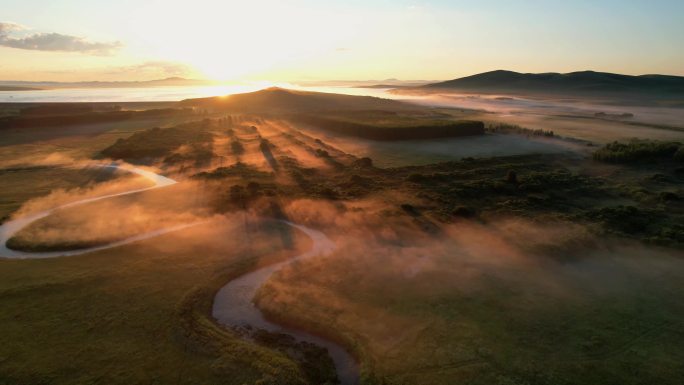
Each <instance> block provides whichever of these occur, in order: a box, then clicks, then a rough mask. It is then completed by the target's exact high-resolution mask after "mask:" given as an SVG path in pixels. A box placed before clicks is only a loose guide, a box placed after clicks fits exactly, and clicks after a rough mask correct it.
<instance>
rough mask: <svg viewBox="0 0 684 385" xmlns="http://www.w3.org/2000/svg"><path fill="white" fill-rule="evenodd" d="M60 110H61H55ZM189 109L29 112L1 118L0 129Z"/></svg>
mask: <svg viewBox="0 0 684 385" xmlns="http://www.w3.org/2000/svg"><path fill="white" fill-rule="evenodd" d="M55 109H56V110H59V108H55ZM192 111H193V110H192V109H188V108H161V109H152V110H144V111H100V112H83V111H78V112H76V111H74V112H75V113H74V114H67V115H64V114H63V113H60V114H57V113H55V114H46V111H29V112H28V113H23V112H22V113H21V115H19V116H7V117H2V118H0V129H4V128H32V127H62V126H72V125H79V124H97V123H109V122H119V121H124V120H131V119H146V118H158V117H164V116H175V115H184V114H188V113H192Z"/></svg>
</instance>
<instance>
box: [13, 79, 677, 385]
mask: <svg viewBox="0 0 684 385" xmlns="http://www.w3.org/2000/svg"><path fill="white" fill-rule="evenodd" d="M286 94H287V93H286ZM264 95H265V96H264ZM274 95H275V96H274ZM295 95H296V99H295V101H296V103H294V104H288V103H289V102H287V101H288V99H284V100H285V101H283V99H282V93H281V92H280V91H277V90H275V91H270V93H266V94H258V95H257V97H259V98H262V97H264V98H265V99H266V100H267V103H266V104H267V105H268V103H275V102H276V101H277V103H279V105H281V106H282V105H296V106H302V105H305V103H304V102H303V101H302V100H303V99H301V97H309V96H310V95H309V94H306V93H303V94H295ZM251 97H255V96H254V95H252V96H250V98H251ZM274 97H277V98H276V99H272V98H274ZM287 97H290V96H287ZM246 100H248V101H249V100H251V99H246ZM274 100H275V101H274ZM315 100H316V103H322V104H325V106H326V107H327V108H329V106H330V105H331V104H330V103H333V102H331V100H332V101H334V103H341V102H340V100H343V101H346V100H347V99H346V98H339V97H337V96H335V97H332V99H331V98H330V97H327V96H315ZM238 101H240V100H238ZM286 102H287V103H286ZM193 103H201V105H203V106H205V107H206V110H200V109H197V110H191V109H189V108H188V105H189V104H190V105H192V104H193ZM240 103H242V102H241V101H240ZM245 103H246V102H245ZM345 103H346V102H345ZM369 103H377V104H379V105H381V106H385V107H386V105H385V103H387V105H388V106H391V108H389V107H387V108H389V111H385V112H381V111H382V110H380V111H374V112H372V113H371V112H369V110H368V109H367V106H368V104H369ZM352 104H353V103H352ZM333 105H334V104H333ZM179 106H182V110H181V111H182V113H179V114H171V115H172V116H164V117H162V118H159V117H157V118H154V119H150V118H149V117H148V116H144V114H143V115H138V118H132V119H129V120H126V121H125V122H119V123H107V124H91V123H83V124H78V125H73V126H68V127H60V128H59V129H57V128H55V127H31V128H17V127H15V128H6V129H3V134H4V135H3V136H2V138H1V139H0V165H1V166H2V168H0V181H2V184H3V187H4V186H10V187H9V188H6V189H3V190H2V191H0V203H1V204H2V206H1V207H2V210H3V212H2V213H3V215H4V218H5V219H4V220H8V219H10V218H13V217H18V216H21V215H24V214H26V213H28V212H32V211H35V210H39V209H43V208H47V207H54V206H56V205H59V204H62V203H65V202H70V201H74V200H78V199H83V198H85V197H93V196H98V195H102V194H106V193H111V192H116V191H127V190H131V189H135V188H141V187H146V186H149V185H150V184H149V183H150V182H149V181H145V180H144V179H141V178H139V177H134V176H131V174H129V173H125V172H123V171H119V172H113V173H112V172H104V171H103V170H102V169H100V168H94V167H91V166H89V165H91V164H92V163H93V162H95V163H103V162H104V163H108V162H119V163H120V164H122V165H135V166H138V167H149V169H150V170H154V171H155V172H157V173H159V174H163V175H165V176H168V177H171V178H173V179H174V180H176V181H178V183H177V184H174V185H170V186H166V187H162V188H157V189H154V190H148V191H144V192H139V193H136V194H130V195H125V196H119V197H114V198H110V199H106V200H102V201H96V202H91V203H87V204H83V205H80V206H76V207H71V208H67V209H63V210H59V211H57V212H55V213H54V214H53V215H50V216H48V217H45V218H42V219H40V220H38V221H36V222H33V223H32V224H31V225H29V226H28V227H26V228H24V229H22V230H21V231H20V232H19V233H17V234H16V236H15V237H14V238H12V239H11V240H10V243H9V246H10V247H12V248H15V249H22V250H34V251H36V250H72V249H78V248H82V247H86V246H92V245H106V244H108V243H111V242H115V241H117V240H121V239H125V238H127V237H130V236H133V235H135V234H140V233H146V232H149V231H155V230H158V229H162V228H165V227H168V226H174V225H177V224H185V223H188V224H193V225H192V226H191V227H189V228H185V229H183V230H179V231H176V232H173V233H169V234H164V235H161V236H159V237H155V238H150V239H145V240H141V241H138V242H134V243H131V244H127V245H124V246H119V247H114V248H110V249H106V250H100V251H96V252H92V253H88V254H83V255H76V256H71V257H63V258H52V259H35V260H12V259H0V328H2V330H3V331H5V332H4V333H3V337H4V339H3V344H1V345H0V383H7V384H25V383H45V384H74V383H79V384H90V383H107V384H130V383H187V384H197V383H203V384H204V383H206V384H213V383H216V384H218V383H229V384H322V383H336V382H337V381H336V375H335V367H334V366H333V363H332V362H331V359H330V357H329V355H328V354H327V353H326V352H325V350H323V349H321V348H319V347H317V346H315V345H311V344H306V343H301V342H298V341H296V340H294V339H292V338H290V337H288V336H287V335H284V334H279V333H268V332H264V331H259V330H254V329H253V328H251V327H250V326H249V325H232V326H231V325H228V326H226V325H221V324H219V323H218V322H217V320H216V319H214V318H213V317H212V306H213V303H214V299H215V295H216V293H217V292H218V291H219V289H221V288H222V287H223V286H224V285H226V284H227V283H228V282H229V281H231V280H233V279H235V278H237V277H240V276H242V275H244V274H245V273H248V272H251V271H256V270H258V269H259V268H260V267H263V266H267V265H272V264H274V263H277V262H281V261H285V260H288V258H291V257H293V256H295V255H299V254H302V253H304V252H305V251H307V250H309V248H311V247H312V241H311V239H309V238H308V237H307V236H305V235H304V234H303V233H301V232H299V231H296V230H293V229H292V228H291V227H289V226H288V225H286V224H285V223H284V222H283V220H285V221H290V222H293V223H297V224H301V225H304V226H308V227H310V228H312V229H316V230H318V231H321V232H323V233H324V234H326V235H327V236H328V237H329V238H330V239H331V240H332V241H333V242H334V243H335V246H336V249H335V251H334V252H333V253H331V254H329V255H320V256H315V257H313V258H309V259H305V260H301V261H297V262H295V263H293V264H290V265H287V266H285V267H283V268H282V269H281V270H279V271H278V272H276V273H275V274H274V275H273V276H272V277H271V278H270V280H269V281H267V283H266V284H265V285H264V286H263V287H261V289H260V290H259V291H258V294H257V297H256V298H255V300H256V304H257V306H258V307H259V309H261V311H262V312H263V313H264V315H265V316H266V317H267V318H268V319H269V320H272V321H274V322H277V323H278V324H282V325H287V326H289V327H294V328H297V329H298V330H303V331H307V332H310V333H313V334H315V335H318V336H322V337H325V338H326V339H327V340H330V341H334V342H335V343H336V344H338V345H340V346H342V347H344V348H345V349H346V350H347V351H349V353H351V354H352V355H353V356H354V357H356V359H357V360H358V363H359V365H360V368H361V372H360V382H361V383H363V384H402V385H403V384H451V383H454V382H455V381H458V382H459V383H463V384H473V385H476V384H477V385H479V384H501V385H512V384H520V385H523V384H549V385H557V384H561V385H563V384H578V383H601V384H643V383H659V384H678V383H679V379H680V378H682V376H684V366H683V365H682V358H684V350H683V348H682V347H683V346H684V344H682V343H681V342H682V333H684V325H683V324H682V322H681V319H682V316H684V307H683V306H682V305H681V301H680V297H681V294H682V292H683V290H684V286H682V282H683V281H682V278H684V264H683V262H682V261H684V260H683V259H682V257H683V256H684V255H683V254H682V245H684V238H683V237H682V234H684V228H683V227H682V223H684V222H683V221H684V205H683V202H684V190H683V188H682V186H683V185H684V174H683V173H682V169H683V164H682V162H681V159H680V158H681V157H680V156H679V155H678V154H679V153H680V152H681V151H682V150H681V141H678V140H674V139H673V140H671V141H668V142H664V141H658V140H654V139H658V136H657V135H656V136H655V137H654V138H650V139H648V138H647V139H648V140H645V139H642V140H638V141H625V140H620V138H614V139H612V140H610V141H606V142H605V143H610V144H608V145H604V143H603V142H598V143H591V144H589V143H587V141H586V140H583V139H582V138H574V137H570V138H568V137H567V136H566V134H567V133H566V132H562V131H561V132H562V134H559V133H558V131H557V129H556V127H549V126H544V127H545V130H543V131H539V133H540V134H537V133H536V132H537V131H535V130H537V127H531V128H530V129H528V128H525V127H519V128H515V129H513V128H511V127H514V126H505V127H504V126H492V123H489V121H487V122H485V121H480V124H481V127H482V128H483V130H485V129H486V130H487V132H484V131H483V132H482V133H480V134H478V135H477V136H470V137H460V135H459V134H458V133H455V134H454V137H449V138H443V139H439V140H409V141H406V140H396V139H397V138H394V139H395V140H382V141H379V140H373V139H367V138H362V137H358V136H354V135H356V134H354V135H351V136H350V135H348V134H347V135H343V134H341V133H340V132H339V130H337V129H336V128H335V127H327V126H326V124H325V123H323V122H319V123H317V124H311V123H309V124H301V122H298V121H297V120H296V119H291V116H292V115H291V114H285V113H282V112H280V113H278V114H266V113H260V112H258V111H257V112H255V111H254V109H258V108H259V105H250V108H251V109H252V110H251V111H249V112H245V113H229V112H226V108H227V107H226V105H225V104H224V102H222V101H220V100H219V101H216V100H210V101H200V102H184V103H181V104H179ZM212 106H214V107H212ZM216 106H217V107H216ZM345 106H346V107H348V106H349V105H347V104H345ZM359 106H360V107H359V108H360V109H357V110H353V109H352V110H344V113H343V115H344V116H346V117H347V118H345V119H348V121H350V122H354V123H359V122H361V124H374V125H376V126H378V127H380V126H382V129H383V130H391V129H392V127H394V128H396V127H398V125H403V127H404V128H406V127H414V128H415V127H417V126H416V124H418V126H419V125H420V124H422V123H426V122H430V121H431V120H430V119H435V116H437V115H439V116H442V115H441V114H447V115H449V117H448V118H444V119H446V121H458V120H460V119H462V118H465V119H470V117H472V116H473V115H472V112H471V111H465V112H463V111H457V110H453V109H449V108H446V109H444V108H440V109H437V110H430V114H428V115H422V114H420V115H414V113H413V112H411V113H409V112H407V111H409V110H406V109H404V108H405V106H403V105H402V106H401V110H400V107H399V106H397V105H396V104H394V103H390V102H378V101H375V100H368V99H363V100H361V101H360V102H359ZM202 108H204V107H202ZM230 108H234V107H230ZM262 108H263V107H262ZM298 108H299V107H298ZM354 111H356V114H355V112H354ZM410 111H412V110H410ZM298 113H301V112H298ZM308 113H311V112H308ZM319 113H320V112H316V114H319ZM382 116H386V117H389V118H387V121H380V120H378V119H380V118H381V117H382ZM403 117H406V121H403V120H402V119H403ZM337 118H338V119H339V118H340V117H339V116H338V117H337ZM383 119H385V118H383ZM485 123H488V124H485ZM511 123H515V121H513V122H511ZM496 127H498V128H496ZM550 128H553V134H550V133H547V131H549V129H550ZM643 129H644V130H646V128H643ZM656 130H657V129H656ZM656 132H660V131H656ZM668 132H675V131H668ZM601 135H604V136H605V137H606V138H607V137H609V136H610V134H609V133H605V132H604V133H601ZM585 139H586V138H585ZM615 140H619V142H615V143H614V141H615Z"/></svg>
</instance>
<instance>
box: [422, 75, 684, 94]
mask: <svg viewBox="0 0 684 385" xmlns="http://www.w3.org/2000/svg"><path fill="white" fill-rule="evenodd" d="M413 89H414V90H423V91H427V92H429V91H440V90H459V91H475V92H501V93H526V92H535V93H550V94H558V93H565V94H575V95H580V94H653V95H655V94H664V95H684V77H682V76H669V75H640V76H631V75H620V74H613V73H606V72H594V71H581V72H571V73H566V74H561V73H554V72H551V73H540V74H533V73H519V72H513V71H504V70H498V71H491V72H485V73H481V74H477V75H473V76H467V77H464V78H459V79H454V80H448V81H445V82H439V83H431V84H427V85H424V86H421V87H414V88H413Z"/></svg>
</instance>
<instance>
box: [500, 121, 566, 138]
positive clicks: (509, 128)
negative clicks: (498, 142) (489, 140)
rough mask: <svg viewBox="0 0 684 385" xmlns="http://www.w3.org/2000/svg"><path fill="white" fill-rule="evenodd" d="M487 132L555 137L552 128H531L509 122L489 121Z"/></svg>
mask: <svg viewBox="0 0 684 385" xmlns="http://www.w3.org/2000/svg"><path fill="white" fill-rule="evenodd" d="M486 130H487V132H491V133H498V134H521V135H530V136H545V137H549V138H550V137H553V136H554V133H553V131H551V130H542V129H531V128H527V127H522V126H518V125H517V124H508V123H487V127H486Z"/></svg>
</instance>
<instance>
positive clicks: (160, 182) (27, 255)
mask: <svg viewBox="0 0 684 385" xmlns="http://www.w3.org/2000/svg"><path fill="white" fill-rule="evenodd" d="M94 167H101V168H112V169H117V170H123V171H128V172H130V173H133V174H137V175H140V176H142V177H145V178H147V179H148V180H150V181H152V182H153V183H154V185H152V186H150V187H145V188H139V189H134V190H129V191H125V192H121V193H116V194H108V195H101V196H97V197H94V198H87V199H82V200H80V201H76V202H71V203H67V204H64V205H61V206H57V207H54V208H51V209H48V210H44V211H39V212H36V213H32V214H30V215H27V216H24V217H20V218H17V219H13V220H10V221H7V222H5V223H3V224H2V225H0V258H12V259H39V258H55V257H67V256H72V255H79V254H86V253H91V252H93V251H99V250H106V249H111V248H112V247H118V246H122V245H126V244H129V243H132V242H137V241H140V240H143V239H148V238H153V237H157V236H159V235H162V234H166V233H170V232H172V231H177V230H181V229H184V228H187V227H191V226H196V225H197V224H196V223H191V224H186V225H179V226H174V227H167V228H164V229H160V230H155V231H152V232H149V233H144V234H139V235H136V236H133V237H130V238H126V239H123V240H121V241H117V242H112V243H108V244H106V245H101V246H93V247H88V248H83V249H77V250H68V251H50V252H29V251H18V250H12V249H10V248H8V247H7V241H9V239H10V238H12V237H13V236H14V235H15V234H16V233H18V232H19V231H21V230H22V229H23V228H25V227H26V226H28V225H30V224H31V223H33V222H35V221H37V220H39V219H42V218H45V217H47V216H48V215H50V214H52V213H54V212H55V211H57V210H61V209H66V208H70V207H75V206H80V205H83V204H86V203H90V202H96V201H99V200H103V199H108V198H113V197H118V196H123V195H129V194H135V193H139V192H143V191H148V190H153V189H156V188H160V187H166V186H170V185H173V184H176V183H177V182H176V181H175V180H173V179H170V178H167V177H165V176H161V175H159V174H155V173H153V172H151V171H147V170H143V169H140V168H137V167H126V166H123V165H119V164H115V163H113V164H97V165H94Z"/></svg>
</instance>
